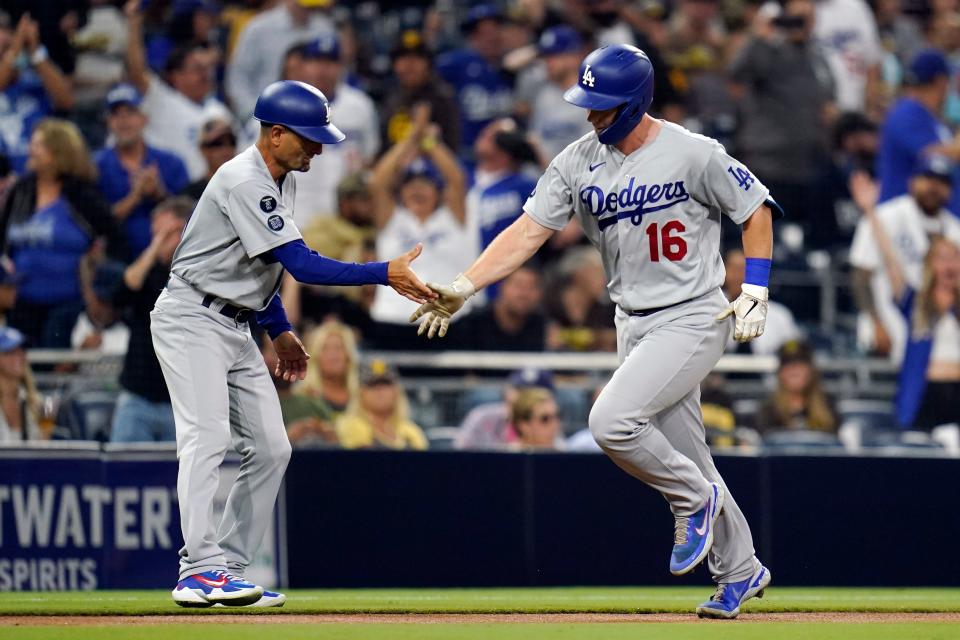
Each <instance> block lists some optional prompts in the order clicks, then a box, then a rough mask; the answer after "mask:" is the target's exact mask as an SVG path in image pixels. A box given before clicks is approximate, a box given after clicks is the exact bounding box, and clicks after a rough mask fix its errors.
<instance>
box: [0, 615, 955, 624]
mask: <svg viewBox="0 0 960 640" xmlns="http://www.w3.org/2000/svg"><path fill="white" fill-rule="evenodd" d="M225 622H227V623H236V624H333V623H339V624H504V623H506V624H515V623H530V624H538V623H552V624H586V623H613V624H616V623H621V624H622V623H643V622H673V623H701V624H709V623H711V622H713V621H711V620H700V619H699V618H697V616H696V615H693V614H676V613H650V614H626V613H547V614H532V613H495V614H484V613H478V614H463V613H439V614H438V613H429V614H426V613H425V614H419V613H399V614H394V613H349V614H347V613H345V614H311V615H301V614H290V615H283V614H280V615H278V614H266V615H257V614H242V615H237V614H229V613H228V614H214V615H169V616H0V627H5V626H7V627H9V626H30V627H33V626H55V627H67V626H123V625H165V624H203V623H217V624H223V623H225ZM737 622H740V623H765V622H787V623H790V622H796V623H800V622H802V623H811V622H813V623H835V622H848V623H893V622H899V623H912V622H953V623H960V613H861V612H820V613H744V614H742V615H741V616H740V618H738V620H737Z"/></svg>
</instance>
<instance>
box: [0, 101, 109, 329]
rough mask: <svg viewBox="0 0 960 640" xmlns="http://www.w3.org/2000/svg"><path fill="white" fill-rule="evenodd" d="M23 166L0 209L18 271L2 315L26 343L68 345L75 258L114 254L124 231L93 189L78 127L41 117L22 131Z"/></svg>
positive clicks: (76, 299)
mask: <svg viewBox="0 0 960 640" xmlns="http://www.w3.org/2000/svg"><path fill="white" fill-rule="evenodd" d="M27 169H28V173H27V174H25V175H24V176H22V177H21V178H20V179H19V180H17V182H16V184H15V185H14V186H13V188H12V189H11V192H10V194H9V197H8V198H7V200H6V202H5V203H4V207H3V210H2V212H0V230H2V237H3V247H2V248H3V250H4V252H6V253H8V254H9V255H10V257H11V258H12V259H13V262H14V264H15V265H16V270H17V273H18V274H20V275H21V276H22V278H23V281H22V282H21V284H20V288H19V292H18V293H19V299H18V302H17V306H16V307H15V308H14V309H13V310H12V311H11V312H10V316H9V322H10V324H11V325H12V326H14V327H17V328H18V329H20V330H21V331H23V332H24V334H25V335H26V337H27V339H28V340H29V342H30V344H31V345H32V346H40V347H69V346H70V331H71V329H72V328H73V325H74V323H75V322H76V319H77V316H78V315H79V314H80V311H81V310H82V308H83V299H82V296H81V291H80V277H79V271H80V259H81V258H82V257H83V256H84V255H85V254H87V253H88V252H90V251H91V250H99V243H98V242H97V240H98V239H101V238H103V239H106V242H107V252H108V253H109V254H111V255H112V256H115V257H118V258H122V257H124V256H125V254H126V252H127V248H126V239H125V237H124V235H123V232H122V230H121V229H120V227H118V226H117V225H116V224H115V222H114V219H113V216H112V215H111V214H110V208H109V206H108V205H107V203H106V202H105V201H104V199H103V197H102V196H101V195H100V193H99V192H98V191H97V189H96V185H95V183H94V174H95V169H94V165H93V163H92V161H91V159H90V154H89V152H88V151H87V146H86V143H84V141H83V138H82V137H81V135H80V131H79V130H78V129H77V128H76V126H74V125H73V124H72V123H70V122H67V121H65V120H56V119H52V118H51V119H47V120H44V121H42V122H41V123H40V124H39V125H37V128H36V130H35V131H34V132H33V136H32V137H31V138H30V151H29V157H28V160H27Z"/></svg>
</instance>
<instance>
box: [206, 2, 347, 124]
mask: <svg viewBox="0 0 960 640" xmlns="http://www.w3.org/2000/svg"><path fill="white" fill-rule="evenodd" d="M332 4H333V2H332V0H281V1H280V2H279V3H277V6H276V7H274V8H273V9H270V10H269V11H264V12H263V13H261V14H260V15H258V16H256V17H254V18H253V19H251V20H250V22H249V23H248V24H247V26H246V28H244V30H243V31H242V32H241V33H240V37H239V38H237V44H236V46H235V47H234V49H233V56H232V57H231V59H230V62H229V63H228V64H227V75H226V79H225V85H226V90H227V96H228V97H229V98H230V103H231V104H232V105H233V108H234V110H235V111H236V112H237V116H239V117H240V119H241V120H242V121H246V120H247V118H249V117H250V115H251V114H252V113H253V105H254V104H255V103H256V102H257V96H259V95H260V92H261V91H262V90H263V88H264V87H266V86H267V85H268V84H270V83H271V82H274V81H276V80H279V79H280V72H281V67H282V66H283V57H284V54H286V52H287V51H288V50H289V49H290V47H291V46H293V45H294V44H297V43H300V42H306V41H308V40H311V39H313V38H317V37H319V36H321V35H324V34H331V33H334V26H333V21H332V20H331V19H330V17H329V16H327V15H326V14H325V13H324V12H323V9H325V8H327V7H329V6H330V5H332ZM338 120H339V118H338Z"/></svg>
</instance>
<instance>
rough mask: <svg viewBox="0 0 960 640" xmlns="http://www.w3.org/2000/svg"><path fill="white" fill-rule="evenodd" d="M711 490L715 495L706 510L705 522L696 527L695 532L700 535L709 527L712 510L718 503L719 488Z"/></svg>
mask: <svg viewBox="0 0 960 640" xmlns="http://www.w3.org/2000/svg"><path fill="white" fill-rule="evenodd" d="M711 491H712V495H713V497H712V498H710V502H709V503H707V508H706V511H704V514H703V524H702V525H700V526H699V527H697V528H696V529H694V532H696V534H697V535H698V536H702V535H703V534H705V533H706V532H707V527H708V526H709V525H710V512H711V511H713V509H714V507H716V505H717V490H716V488H712V489H711Z"/></svg>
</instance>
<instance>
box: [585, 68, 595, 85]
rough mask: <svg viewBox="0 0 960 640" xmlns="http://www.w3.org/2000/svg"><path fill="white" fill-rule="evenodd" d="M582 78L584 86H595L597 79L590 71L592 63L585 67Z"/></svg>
mask: <svg viewBox="0 0 960 640" xmlns="http://www.w3.org/2000/svg"><path fill="white" fill-rule="evenodd" d="M582 80H583V84H584V86H588V87H593V83H594V81H595V80H596V78H594V77H593V74H592V73H590V65H587V66H586V67H584V69H583V78H582Z"/></svg>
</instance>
